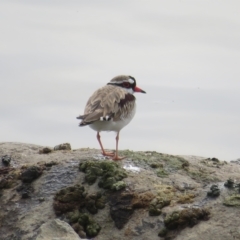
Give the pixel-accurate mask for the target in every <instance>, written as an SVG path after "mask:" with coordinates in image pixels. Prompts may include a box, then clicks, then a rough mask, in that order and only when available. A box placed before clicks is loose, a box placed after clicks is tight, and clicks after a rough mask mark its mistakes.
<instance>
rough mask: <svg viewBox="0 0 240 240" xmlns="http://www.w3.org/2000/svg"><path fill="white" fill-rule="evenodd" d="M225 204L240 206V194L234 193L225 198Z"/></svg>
mask: <svg viewBox="0 0 240 240" xmlns="http://www.w3.org/2000/svg"><path fill="white" fill-rule="evenodd" d="M223 204H224V205H225V206H228V207H240V194H233V195H231V196H229V197H227V198H225V200H224V202H223Z"/></svg>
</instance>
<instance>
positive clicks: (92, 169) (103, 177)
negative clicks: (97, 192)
mask: <svg viewBox="0 0 240 240" xmlns="http://www.w3.org/2000/svg"><path fill="white" fill-rule="evenodd" d="M79 170H80V171H82V172H84V173H85V181H86V182H87V183H88V184H89V185H91V184H93V183H95V182H96V180H97V179H98V178H99V182H98V186H99V187H100V188H104V189H109V190H113V191H114V190H115V191H117V190H120V189H123V188H125V187H126V184H125V183H124V182H123V181H122V180H123V179H124V178H126V177H127V173H126V171H125V170H124V169H123V168H121V167H120V166H119V165H118V164H117V163H115V162H112V161H91V160H89V161H85V162H82V163H80V164H79Z"/></svg>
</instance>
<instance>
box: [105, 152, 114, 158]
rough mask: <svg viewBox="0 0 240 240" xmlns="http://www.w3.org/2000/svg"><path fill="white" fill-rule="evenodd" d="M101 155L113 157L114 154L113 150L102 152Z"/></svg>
mask: <svg viewBox="0 0 240 240" xmlns="http://www.w3.org/2000/svg"><path fill="white" fill-rule="evenodd" d="M102 155H103V156H106V157H113V156H114V155H115V153H114V152H105V151H104V152H102Z"/></svg>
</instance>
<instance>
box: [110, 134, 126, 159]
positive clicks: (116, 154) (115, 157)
mask: <svg viewBox="0 0 240 240" xmlns="http://www.w3.org/2000/svg"><path fill="white" fill-rule="evenodd" d="M118 140H119V132H118V133H117V136H116V153H115V156H114V157H113V159H112V160H122V159H124V158H125V157H119V156H118Z"/></svg>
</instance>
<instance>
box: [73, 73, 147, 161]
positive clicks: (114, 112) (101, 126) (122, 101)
mask: <svg viewBox="0 0 240 240" xmlns="http://www.w3.org/2000/svg"><path fill="white" fill-rule="evenodd" d="M135 92H140V93H146V92H145V91H143V90H142V89H141V88H139V87H137V86H136V80H135V78H134V77H132V76H129V75H119V76H116V77H114V78H113V79H112V80H111V81H110V82H108V83H107V85H105V86H104V87H102V88H99V89H98V90H96V91H95V92H94V93H93V94H92V96H91V97H90V98H89V99H88V101H87V104H86V106H85V110H84V114H83V115H80V116H78V117H77V119H80V120H81V122H80V123H79V126H80V127H83V126H87V125H88V126H89V127H90V128H92V129H93V130H95V131H97V140H98V142H99V145H100V147H101V150H102V155H103V156H107V157H112V160H122V159H123V158H124V157H120V156H119V155H118V141H119V132H120V131H121V129H122V128H124V127H125V126H126V125H127V124H129V123H130V122H131V120H132V119H133V117H134V115H135V113H136V98H135V96H134V95H133V94H134V93H135ZM102 131H114V132H116V151H115V152H106V151H105V150H104V148H103V145H102V142H101V136H100V132H102Z"/></svg>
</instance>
